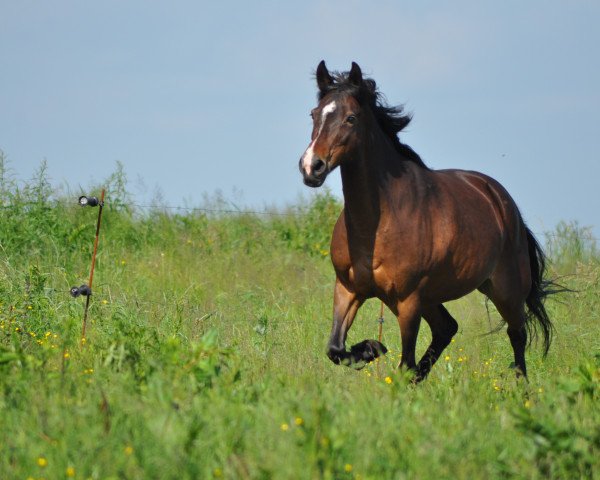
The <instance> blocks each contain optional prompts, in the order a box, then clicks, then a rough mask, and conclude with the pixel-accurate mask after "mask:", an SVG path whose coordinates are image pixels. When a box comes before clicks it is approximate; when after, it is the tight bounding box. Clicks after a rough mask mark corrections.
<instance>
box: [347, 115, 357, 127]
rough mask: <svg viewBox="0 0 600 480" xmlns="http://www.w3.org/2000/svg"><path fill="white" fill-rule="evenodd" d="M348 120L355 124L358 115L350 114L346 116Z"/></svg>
mask: <svg viewBox="0 0 600 480" xmlns="http://www.w3.org/2000/svg"><path fill="white" fill-rule="evenodd" d="M346 122H347V123H349V124H350V125H353V124H354V122H356V115H348V116H347V117H346Z"/></svg>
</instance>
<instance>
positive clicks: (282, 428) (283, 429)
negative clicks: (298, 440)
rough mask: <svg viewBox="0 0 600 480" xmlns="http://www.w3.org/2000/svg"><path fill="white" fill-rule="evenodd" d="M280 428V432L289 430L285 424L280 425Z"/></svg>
mask: <svg viewBox="0 0 600 480" xmlns="http://www.w3.org/2000/svg"><path fill="white" fill-rule="evenodd" d="M280 428H281V431H282V432H287V431H288V430H289V429H290V426H289V425H288V424H287V423H282V424H281V427H280Z"/></svg>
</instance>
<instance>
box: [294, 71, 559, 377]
mask: <svg viewBox="0 0 600 480" xmlns="http://www.w3.org/2000/svg"><path fill="white" fill-rule="evenodd" d="M316 81H317V86H318V95H317V98H318V105H317V107H316V108H314V109H313V110H312V111H311V116H312V120H313V128H312V135H311V141H310V144H309V146H308V148H307V149H306V151H305V152H304V153H303V155H302V156H301V158H300V162H299V169H300V172H301V173H302V176H303V180H304V184H306V185H307V186H309V187H314V188H316V187H320V186H321V185H322V184H323V182H324V181H325V179H326V178H327V176H328V175H329V174H330V173H331V172H332V171H333V170H335V169H336V167H338V166H339V169H340V172H341V178H342V190H343V197H344V208H343V211H342V212H341V214H340V216H339V218H338V220H337V222H336V224H335V227H334V229H333V235H332V240H331V249H330V256H331V261H332V263H333V267H334V269H335V274H336V281H335V287H334V294H333V325H332V328H331V335H330V338H329V342H328V346H327V356H328V357H329V359H330V360H331V361H333V362H334V363H335V364H343V365H348V366H354V367H355V368H362V366H364V365H365V364H366V363H368V362H370V361H373V360H374V359H375V358H377V357H378V356H380V355H383V354H385V353H386V352H387V349H386V348H385V346H384V345H383V344H381V343H380V342H378V341H376V340H364V341H363V342H360V343H359V344H357V345H354V346H353V347H352V348H351V349H350V350H349V351H348V350H346V337H347V334H348V330H349V329H350V327H351V326H352V323H353V321H354V319H355V317H356V314H357V311H358V310H359V308H360V307H361V305H362V304H363V303H364V302H365V301H366V300H367V299H369V298H378V299H380V300H381V301H382V302H383V303H384V304H385V305H386V306H387V307H388V308H389V309H390V310H391V311H392V312H393V313H394V315H395V316H396V317H397V320H398V325H399V327H400V337H401V342H402V359H401V362H400V364H399V365H398V367H399V368H403V369H408V370H409V371H412V372H413V380H414V381H415V382H419V381H421V380H423V379H424V378H426V376H427V375H428V374H429V372H430V370H431V368H432V367H433V365H434V364H435V362H436V361H437V360H438V358H439V357H440V355H441V354H442V352H443V351H444V349H445V348H446V347H447V346H448V345H449V344H450V342H451V340H452V337H453V336H454V335H455V334H456V333H457V331H458V323H457V321H456V320H455V319H454V318H453V317H452V315H451V314H450V313H449V312H448V310H447V309H446V308H445V307H444V305H443V304H444V303H445V302H448V301H451V300H455V299H458V298H460V297H463V296H464V295H466V294H468V293H470V292H472V291H474V290H479V291H480V292H482V293H483V294H484V295H486V296H487V297H488V298H489V299H490V300H491V301H492V302H493V304H494V305H495V306H496V308H497V309H498V312H499V313H500V315H501V316H502V319H503V321H504V322H505V323H506V324H507V333H508V337H509V339H510V343H511V345H512V349H513V352H514V367H515V371H516V375H517V377H524V378H526V377H527V367H526V363H525V349H526V347H527V346H528V345H529V344H530V343H531V339H532V337H534V336H535V335H536V332H537V331H538V330H540V331H541V333H542V336H543V341H544V356H545V355H546V354H547V353H548V349H549V348H550V343H551V340H552V335H553V329H554V327H553V325H552V323H551V321H550V319H549V317H548V314H547V312H546V310H545V307H544V299H545V297H546V296H547V295H548V294H549V293H553V292H551V291H550V290H549V287H548V286H549V285H551V282H549V281H546V280H544V275H545V268H546V267H545V255H544V252H543V250H542V249H541V247H540V245H539V243H538V241H537V240H536V238H535V237H534V235H533V234H532V232H531V230H530V229H529V228H528V227H527V226H526V224H525V222H524V221H523V218H522V216H521V213H520V212H519V209H518V208H517V205H516V203H515V201H514V200H513V199H512V198H511V196H510V195H509V193H508V192H507V191H506V189H505V188H504V187H503V186H502V185H501V184H500V183H499V182H498V181H496V180H494V179H493V178H491V177H489V176H486V175H484V174H482V173H478V172H475V171H466V170H458V169H447V170H434V169H431V168H428V167H427V166H426V165H425V163H424V162H423V160H422V159H421V158H420V156H419V155H418V154H417V153H416V152H415V151H414V150H412V148H410V147H409V146H408V145H406V144H404V143H402V142H401V141H400V139H399V137H398V134H399V132H401V131H402V130H403V129H404V128H405V127H406V126H407V125H408V124H409V122H410V121H411V118H412V116H411V115H410V114H407V113H406V112H405V111H404V108H403V107H402V106H390V105H388V104H387V102H386V101H385V100H384V97H383V96H382V94H381V93H380V92H379V90H378V88H377V85H376V83H375V81H374V80H373V79H370V78H363V74H362V71H361V69H360V67H359V66H358V65H357V64H356V63H355V62H353V63H352V67H351V69H350V71H349V72H331V73H330V72H329V71H328V69H327V67H326V65H325V62H324V61H321V62H320V63H319V65H318V67H317V70H316ZM421 318H423V319H425V322H427V324H428V325H429V327H430V329H431V337H432V338H431V343H430V345H429V346H428V348H427V350H426V351H425V353H424V355H423V356H422V358H421V359H420V361H419V362H418V363H417V362H416V359H415V354H416V352H415V348H416V343H417V335H418V333H419V327H420V323H421ZM528 338H529V341H528Z"/></svg>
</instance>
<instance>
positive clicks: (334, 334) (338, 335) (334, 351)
mask: <svg viewBox="0 0 600 480" xmlns="http://www.w3.org/2000/svg"><path fill="white" fill-rule="evenodd" d="M363 302H364V299H363V298H360V297H358V296H357V295H356V293H354V292H351V291H350V290H348V289H347V288H346V287H344V285H342V283H341V282H340V281H339V280H336V282H335V290H334V295H333V325H332V326H331V336H330V337H329V344H328V346H327V356H328V357H329V359H330V360H331V361H332V362H333V363H335V364H340V363H343V364H350V363H352V356H351V354H350V352H348V351H346V337H347V335H348V330H349V329H350V327H351V326H352V322H353V321H354V318H355V317H356V312H357V311H358V309H359V308H360V306H361V305H362V304H363Z"/></svg>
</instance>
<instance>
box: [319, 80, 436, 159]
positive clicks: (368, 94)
mask: <svg viewBox="0 0 600 480" xmlns="http://www.w3.org/2000/svg"><path fill="white" fill-rule="evenodd" d="M349 73H350V72H332V73H331V76H332V77H333V83H332V84H331V85H329V86H328V87H327V89H326V90H320V91H319V93H318V99H319V101H321V100H322V99H323V97H325V95H327V94H329V93H332V92H339V93H348V94H350V95H352V96H353V97H354V98H356V99H357V100H358V101H359V103H361V104H366V105H368V106H369V107H370V108H371V110H372V111H373V113H374V115H375V118H376V119H377V123H378V124H379V126H380V127H381V129H382V130H383V132H384V133H385V134H386V136H387V137H388V138H389V139H390V140H391V141H392V144H393V145H394V148H395V149H396V151H397V152H398V153H399V154H400V155H401V156H402V158H403V159H405V160H408V161H411V162H414V163H416V164H417V165H419V166H420V167H422V168H425V169H427V170H429V168H428V167H427V165H425V163H424V162H423V160H422V159H421V157H420V156H419V155H418V154H417V153H416V152H415V151H414V150H413V149H412V148H410V147H409V146H408V145H406V144H404V143H402V142H401V141H400V139H399V138H398V133H399V132H401V131H402V130H403V129H404V128H405V127H406V126H407V125H408V124H409V123H410V121H411V120H412V116H411V115H410V114H408V113H405V112H404V107H403V106H402V105H397V106H390V105H387V103H386V101H385V98H384V96H383V94H382V93H381V92H379V91H378V90H377V84H376V83H375V80H373V79H371V78H365V79H363V81H362V84H361V85H360V86H357V85H355V84H353V83H352V82H351V81H350V78H349Z"/></svg>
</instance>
